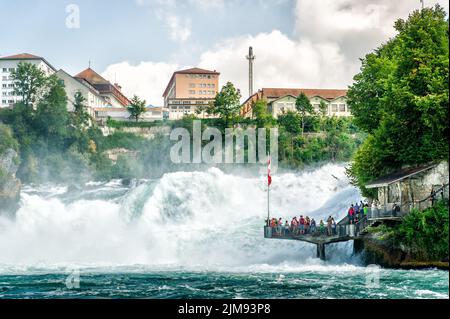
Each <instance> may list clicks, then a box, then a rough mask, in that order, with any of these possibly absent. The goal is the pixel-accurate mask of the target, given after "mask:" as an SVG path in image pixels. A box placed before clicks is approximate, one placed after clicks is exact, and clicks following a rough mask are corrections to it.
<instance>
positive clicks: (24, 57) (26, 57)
mask: <svg viewBox="0 0 450 319" xmlns="http://www.w3.org/2000/svg"><path fill="white" fill-rule="evenodd" d="M0 59H1V60H41V59H42V58H41V57H40V56H37V55H33V54H29V53H19V54H14V55H9V56H4V57H1V58H0Z"/></svg>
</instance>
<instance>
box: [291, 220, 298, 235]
mask: <svg viewBox="0 0 450 319" xmlns="http://www.w3.org/2000/svg"><path fill="white" fill-rule="evenodd" d="M297 227H298V222H297V217H294V218H293V219H292V222H291V232H292V234H294V235H295V234H297Z"/></svg>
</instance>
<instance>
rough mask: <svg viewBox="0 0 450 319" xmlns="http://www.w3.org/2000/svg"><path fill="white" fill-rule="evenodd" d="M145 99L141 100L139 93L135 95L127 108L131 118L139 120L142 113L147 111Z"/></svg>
mask: <svg viewBox="0 0 450 319" xmlns="http://www.w3.org/2000/svg"><path fill="white" fill-rule="evenodd" d="M145 103H146V102H145V100H141V99H140V98H139V97H138V96H137V95H135V96H133V98H132V99H131V103H130V105H128V106H127V110H128V112H129V113H130V119H134V120H135V121H136V122H138V121H139V119H140V117H141V116H142V114H144V113H145Z"/></svg>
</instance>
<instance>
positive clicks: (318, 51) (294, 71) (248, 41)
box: [199, 30, 351, 98]
mask: <svg viewBox="0 0 450 319" xmlns="http://www.w3.org/2000/svg"><path fill="white" fill-rule="evenodd" d="M249 46H252V47H253V50H254V53H255V55H256V60H255V62H254V86H253V87H254V88H255V89H256V88H261V87H293V88H295V87H345V83H346V82H348V81H349V80H350V79H349V77H350V78H351V75H346V76H347V78H345V79H343V78H342V75H343V74H346V73H347V72H346V71H347V69H348V67H349V66H348V65H346V63H345V61H344V58H343V56H342V54H341V53H340V50H339V47H338V46H337V45H335V44H333V43H314V42H311V41H309V40H300V41H294V40H292V39H290V38H289V37H287V36H286V35H284V34H283V33H281V32H280V31H276V30H275V31H272V32H270V33H260V34H258V35H256V36H246V37H239V38H233V39H228V40H225V41H222V42H220V43H219V44H218V45H217V46H216V47H215V48H214V49H213V50H210V51H208V52H205V53H204V54H202V56H201V58H200V64H199V66H200V67H203V68H209V69H217V70H219V71H220V72H221V82H222V84H223V83H224V82H226V81H231V82H233V83H234V84H235V85H236V86H237V87H238V88H240V89H241V92H242V95H243V97H244V98H246V97H247V96H248V61H247V60H246V59H245V56H246V54H247V53H248V47H249Z"/></svg>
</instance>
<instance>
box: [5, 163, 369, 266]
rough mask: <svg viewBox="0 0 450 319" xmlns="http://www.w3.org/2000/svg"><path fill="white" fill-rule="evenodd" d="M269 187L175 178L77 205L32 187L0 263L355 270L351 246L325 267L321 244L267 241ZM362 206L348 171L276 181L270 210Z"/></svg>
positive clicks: (315, 213)
mask: <svg viewBox="0 0 450 319" xmlns="http://www.w3.org/2000/svg"><path fill="white" fill-rule="evenodd" d="M265 181H266V178H265V176H261V177H259V178H249V177H245V178H244V177H241V176H238V175H235V174H233V175H232V174H225V173H224V172H222V171H221V170H219V169H216V168H211V169H209V170H207V171H202V172H176V173H168V174H166V175H164V176H163V177H162V178H161V179H159V180H157V181H147V182H145V183H144V184H141V185H133V186H132V187H131V188H130V189H129V190H128V191H126V190H125V191H124V192H125V193H117V194H118V195H114V196H117V197H116V198H113V199H108V200H106V199H104V193H105V192H111V194H116V193H114V191H115V190H117V189H123V186H122V185H121V183H120V181H116V180H115V181H111V182H109V183H90V184H89V185H87V186H86V187H88V188H89V191H87V192H86V193H83V192H82V193H81V195H79V196H78V197H75V199H73V200H72V201H70V200H67V198H70V196H69V195H70V194H62V193H63V192H62V188H61V187H57V188H56V187H55V188H54V189H55V190H57V194H58V195H61V196H52V197H49V196H42V195H40V194H39V192H38V191H39V189H38V190H37V189H33V188H32V187H27V188H26V189H25V191H23V192H22V195H21V207H20V209H19V211H18V212H17V214H16V219H15V220H14V221H11V220H8V219H6V218H1V217H0V265H1V267H2V268H3V269H4V270H6V269H8V268H9V269H11V267H13V268H16V269H17V268H20V267H25V268H29V267H35V266H36V267H56V268H57V267H61V266H68V265H78V266H86V267H110V266H114V267H119V266H124V265H146V266H151V267H159V266H163V265H164V266H165V267H166V266H167V267H170V266H171V267H182V268H184V269H189V268H191V269H208V270H210V269H221V270H226V269H228V270H232V269H233V268H235V269H236V270H239V271H242V270H244V269H252V271H261V272H264V271H266V270H270V271H276V270H277V269H278V270H283V271H289V270H294V269H299V268H303V269H309V270H311V271H312V270H313V269H315V270H317V271H320V269H323V267H327V269H329V270H330V269H332V267H338V268H339V269H341V270H342V271H346V269H353V268H354V267H356V266H354V265H349V263H353V262H354V261H352V260H351V259H349V257H350V255H351V243H347V244H335V245H330V246H329V247H327V254H329V256H330V257H331V260H330V261H329V262H327V263H323V262H321V261H320V260H318V259H316V258H313V257H314V256H315V246H314V245H311V244H306V243H300V242H293V241H279V240H267V239H264V238H263V230H262V226H263V225H264V219H265V217H266V214H267V206H266V205H267V202H266V198H267V197H266V185H265ZM49 190H50V191H51V188H49V189H46V190H45V191H46V194H48V191H49ZM67 192H69V193H70V189H69V190H67ZM87 194H89V196H87ZM95 194H98V198H96V197H95ZM100 194H101V196H100ZM80 196H81V198H80ZM83 196H85V198H83ZM111 196H113V195H111ZM86 198H88V199H86ZM63 199H64V200H63ZM360 199H361V198H360V195H359V192H358V191H357V190H356V189H355V188H353V187H352V186H350V185H349V184H348V181H347V178H346V176H345V168H344V166H343V165H336V164H327V165H325V166H323V167H321V168H319V169H316V170H314V171H311V172H304V173H299V174H293V173H284V174H281V173H280V174H277V175H275V176H273V184H272V188H271V210H272V214H273V215H274V216H276V217H283V218H285V219H288V220H290V219H291V218H292V217H293V216H299V215H300V214H303V215H305V214H308V215H309V216H312V217H314V218H316V220H317V221H318V220H319V219H321V218H326V217H328V216H329V215H332V216H334V217H335V218H336V219H339V218H341V217H342V216H343V215H345V211H346V207H347V206H348V205H349V204H350V203H351V202H355V201H357V200H360ZM330 267H331V268H330ZM349 267H350V268H349ZM352 267H353V268H352ZM0 271H1V270H0Z"/></svg>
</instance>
